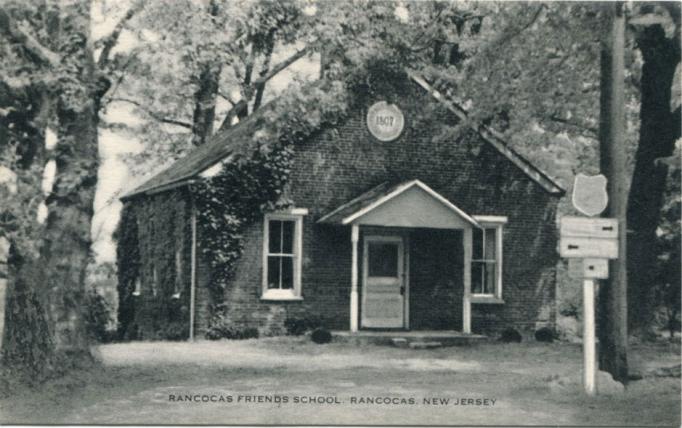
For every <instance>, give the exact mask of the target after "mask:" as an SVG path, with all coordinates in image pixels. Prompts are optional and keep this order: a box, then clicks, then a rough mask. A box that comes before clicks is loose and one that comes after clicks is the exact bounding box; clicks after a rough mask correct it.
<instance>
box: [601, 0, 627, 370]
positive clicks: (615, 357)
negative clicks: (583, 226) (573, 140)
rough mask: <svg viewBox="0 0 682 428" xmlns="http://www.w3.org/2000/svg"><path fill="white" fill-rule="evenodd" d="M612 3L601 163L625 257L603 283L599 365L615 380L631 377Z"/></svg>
mask: <svg viewBox="0 0 682 428" xmlns="http://www.w3.org/2000/svg"><path fill="white" fill-rule="evenodd" d="M607 7H608V8H610V11H611V13H610V15H611V31H610V34H608V35H607V37H606V41H605V42H604V43H602V50H601V88H600V91H601V95H600V117H599V122H600V123H599V143H600V168H601V171H602V173H603V174H604V175H605V176H606V178H607V179H608V188H607V191H608V195H609V205H608V208H607V210H606V216H607V217H613V218H616V219H618V228H619V229H618V230H619V236H618V239H619V245H618V249H619V256H620V258H619V259H617V260H612V261H611V263H610V264H609V265H610V266H609V268H610V269H609V270H610V278H609V279H608V280H606V281H603V283H602V284H601V286H600V287H599V311H598V314H599V367H600V369H602V370H605V371H607V372H609V373H611V375H612V376H613V378H614V379H615V380H618V381H620V382H623V383H627V380H628V361H627V339H628V337H627V294H626V293H627V272H626V265H625V261H626V254H625V250H626V236H627V222H626V217H625V215H626V208H627V188H626V184H627V179H626V169H625V164H626V152H625V147H624V144H625V114H624V109H625V107H624V106H625V104H624V84H625V83H624V81H625V79H624V44H625V17H624V16H623V6H622V4H621V3H612V4H610V5H608V6H607Z"/></svg>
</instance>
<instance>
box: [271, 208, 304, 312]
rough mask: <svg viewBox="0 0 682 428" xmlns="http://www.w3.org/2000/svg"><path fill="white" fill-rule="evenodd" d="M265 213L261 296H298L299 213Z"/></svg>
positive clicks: (280, 298)
mask: <svg viewBox="0 0 682 428" xmlns="http://www.w3.org/2000/svg"><path fill="white" fill-rule="evenodd" d="M296 212H297V210H292V212H291V213H274V214H266V216H265V221H264V225H263V228H264V230H263V238H264V239H263V299H267V300H298V299H300V298H301V253H302V242H303V236H302V235H303V214H296Z"/></svg>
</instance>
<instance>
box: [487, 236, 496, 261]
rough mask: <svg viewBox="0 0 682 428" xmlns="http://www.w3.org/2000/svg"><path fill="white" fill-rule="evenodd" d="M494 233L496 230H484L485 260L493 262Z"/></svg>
mask: <svg viewBox="0 0 682 428" xmlns="http://www.w3.org/2000/svg"><path fill="white" fill-rule="evenodd" d="M495 232H496V229H486V230H485V259H486V260H495Z"/></svg>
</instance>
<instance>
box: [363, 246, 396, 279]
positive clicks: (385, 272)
mask: <svg viewBox="0 0 682 428" xmlns="http://www.w3.org/2000/svg"><path fill="white" fill-rule="evenodd" d="M367 248H368V251H369V255H368V264H369V276H391V277H396V276H398V244H394V243H385V242H381V243H370V244H369V245H368V246H367Z"/></svg>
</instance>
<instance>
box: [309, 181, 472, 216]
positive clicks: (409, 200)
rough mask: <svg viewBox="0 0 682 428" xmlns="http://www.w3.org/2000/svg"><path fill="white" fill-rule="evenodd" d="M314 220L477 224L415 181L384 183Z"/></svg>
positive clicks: (421, 183)
mask: <svg viewBox="0 0 682 428" xmlns="http://www.w3.org/2000/svg"><path fill="white" fill-rule="evenodd" d="M318 223H328V224H341V225H347V224H353V223H357V224H375V225H380V226H381V225H385V226H413V227H448V226H451V227H457V226H458V225H459V226H466V227H471V226H474V227H480V225H479V224H478V222H477V221H476V220H475V219H474V218H473V217H472V216H470V215H469V214H467V213H466V212H464V211H463V210H461V209H460V208H458V207H457V206H456V205H455V204H453V203H452V202H450V201H448V200H447V199H446V198H445V197H443V196H442V195H440V194H439V193H437V192H436V191H434V190H433V189H431V188H430V187H429V186H427V185H426V184H424V183H423V182H421V181H419V180H411V181H405V182H402V183H399V184H390V183H388V182H384V183H382V184H380V185H378V186H376V187H374V188H373V189H371V190H369V191H367V192H365V193H363V194H361V195H360V196H358V197H357V198H355V199H352V200H350V201H349V202H347V203H345V204H343V205H341V206H340V207H338V208H336V209H335V210H333V211H331V212H330V213H328V214H326V215H325V216H323V217H322V218H320V219H319V220H318Z"/></svg>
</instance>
